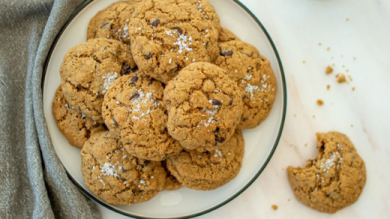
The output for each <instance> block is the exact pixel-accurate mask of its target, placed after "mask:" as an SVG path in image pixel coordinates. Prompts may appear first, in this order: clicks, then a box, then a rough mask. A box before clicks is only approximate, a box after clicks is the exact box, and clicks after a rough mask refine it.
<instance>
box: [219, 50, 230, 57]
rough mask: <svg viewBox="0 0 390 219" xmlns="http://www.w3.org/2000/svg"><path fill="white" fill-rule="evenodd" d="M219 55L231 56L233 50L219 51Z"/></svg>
mask: <svg viewBox="0 0 390 219" xmlns="http://www.w3.org/2000/svg"><path fill="white" fill-rule="evenodd" d="M221 55H222V56H231V55H233V51H232V50H227V51H221Z"/></svg>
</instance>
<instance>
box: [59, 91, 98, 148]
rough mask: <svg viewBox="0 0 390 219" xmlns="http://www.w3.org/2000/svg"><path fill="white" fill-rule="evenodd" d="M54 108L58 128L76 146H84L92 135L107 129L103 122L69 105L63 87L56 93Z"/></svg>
mask: <svg viewBox="0 0 390 219" xmlns="http://www.w3.org/2000/svg"><path fill="white" fill-rule="evenodd" d="M52 110H53V116H54V119H55V121H56V124H57V127H58V129H59V130H60V131H61V132H62V134H63V135H64V136H65V138H66V139H67V140H68V142H69V144H70V145H72V146H74V147H77V148H82V147H83V145H84V143H85V142H86V141H87V140H88V139H89V136H90V135H92V134H93V133H95V132H98V131H103V130H105V128H104V125H103V124H100V123H97V122H96V121H93V120H92V119H91V118H87V117H86V116H85V115H84V114H83V113H81V112H80V111H79V110H77V109H75V108H74V107H71V106H69V104H68V102H66V100H65V97H64V95H63V94H62V89H61V87H58V89H57V91H56V93H55V95H54V99H53V103H52Z"/></svg>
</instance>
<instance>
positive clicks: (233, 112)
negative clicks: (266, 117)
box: [164, 62, 243, 150]
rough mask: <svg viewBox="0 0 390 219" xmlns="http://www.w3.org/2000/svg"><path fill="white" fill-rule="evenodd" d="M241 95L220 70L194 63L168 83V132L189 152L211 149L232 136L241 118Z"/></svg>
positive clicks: (207, 64) (165, 92)
mask: <svg viewBox="0 0 390 219" xmlns="http://www.w3.org/2000/svg"><path fill="white" fill-rule="evenodd" d="M242 95H243V94H242V92H241V90H240V89H239V88H238V86H237V84H236V83H235V82H234V81H233V80H231V79H230V78H229V77H228V76H227V75H226V74H225V72H224V70H223V69H221V68H219V67H218V66H216V65H213V64H210V63H205V62H198V63H193V64H191V65H189V66H187V67H186V68H184V69H183V70H182V71H180V73H179V75H178V76H177V77H175V78H174V79H173V80H172V81H170V82H169V83H168V85H167V86H166V88H165V91H164V103H165V105H166V107H167V108H168V124H167V126H168V132H169V134H170V135H171V136H172V137H173V138H174V139H176V140H178V141H179V142H180V144H181V145H182V146H183V147H184V148H186V149H189V150H192V149H196V148H198V147H204V148H205V149H206V150H207V149H211V150H212V149H214V148H215V147H216V146H221V145H223V144H225V143H226V141H228V140H229V139H230V137H231V136H232V135H233V133H234V130H235V127H236V126H237V124H238V122H239V121H240V117H241V115H242Z"/></svg>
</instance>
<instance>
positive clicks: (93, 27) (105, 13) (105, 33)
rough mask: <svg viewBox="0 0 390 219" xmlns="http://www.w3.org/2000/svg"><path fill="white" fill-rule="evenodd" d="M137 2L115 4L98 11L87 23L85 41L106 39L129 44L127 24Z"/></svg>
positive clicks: (133, 0)
mask: <svg viewBox="0 0 390 219" xmlns="http://www.w3.org/2000/svg"><path fill="white" fill-rule="evenodd" d="M138 2H139V1H135V0H132V1H120V2H115V3H114V4H112V5H110V6H109V7H108V8H106V9H104V10H102V11H99V12H98V13H97V14H96V15H95V16H94V17H93V18H92V19H91V21H90V22H89V25H88V31H87V39H93V38H108V39H114V40H119V41H121V42H122V43H125V44H130V36H129V26H128V23H129V21H130V19H131V18H132V15H131V14H132V13H133V11H134V6H135V5H136V4H137V3H138Z"/></svg>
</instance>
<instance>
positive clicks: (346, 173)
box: [287, 132, 366, 213]
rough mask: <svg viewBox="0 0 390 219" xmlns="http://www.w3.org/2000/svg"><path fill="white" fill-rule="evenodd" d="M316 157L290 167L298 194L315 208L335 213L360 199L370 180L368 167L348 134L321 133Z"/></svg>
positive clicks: (295, 191)
mask: <svg viewBox="0 0 390 219" xmlns="http://www.w3.org/2000/svg"><path fill="white" fill-rule="evenodd" d="M317 142H318V143H317V148H318V150H319V154H318V156H317V158H316V159H314V160H309V161H308V164H307V165H306V167H304V168H293V167H288V168H287V174H288V181H289V182H290V185H291V188H292V189H293V191H294V195H295V197H296V198H297V199H298V200H299V201H300V202H302V203H303V204H304V205H306V206H308V207H310V208H313V209H315V210H318V211H321V212H327V213H335V212H336V211H338V210H340V209H342V208H345V207H347V206H349V205H351V204H353V203H354V202H356V201H357V199H358V198H359V196H360V194H361V193H362V190H363V187H364V185H365V184H366V167H365V164H364V161H363V160H362V158H361V157H360V156H359V154H358V153H357V151H356V149H355V148H354V146H353V144H352V143H351V141H350V140H349V138H348V137H347V136H345V135H344V134H341V133H338V132H328V133H317Z"/></svg>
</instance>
